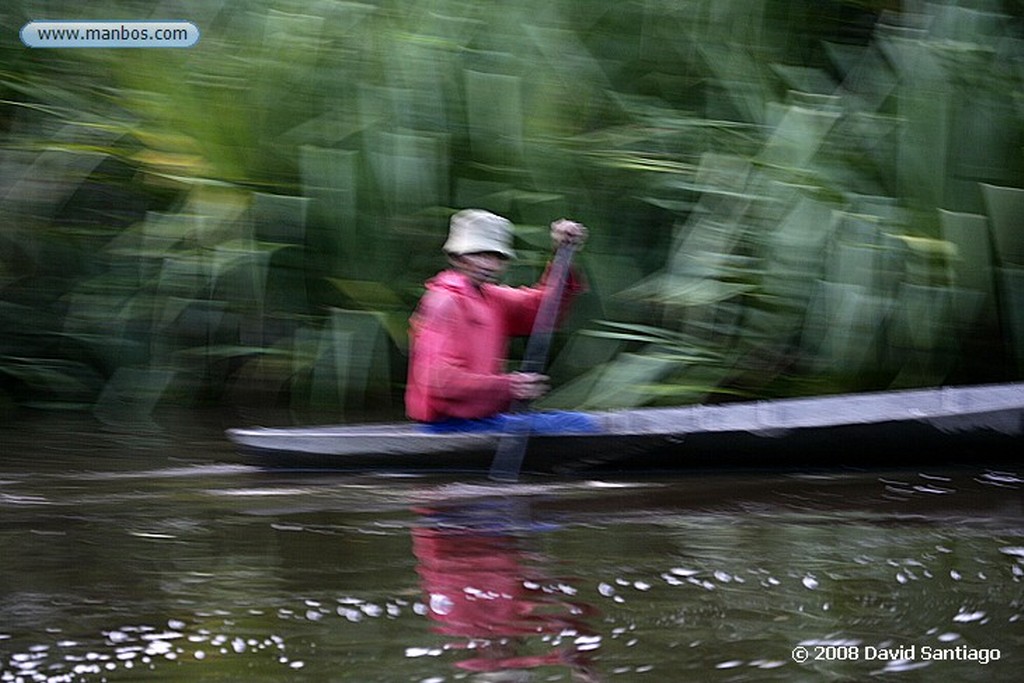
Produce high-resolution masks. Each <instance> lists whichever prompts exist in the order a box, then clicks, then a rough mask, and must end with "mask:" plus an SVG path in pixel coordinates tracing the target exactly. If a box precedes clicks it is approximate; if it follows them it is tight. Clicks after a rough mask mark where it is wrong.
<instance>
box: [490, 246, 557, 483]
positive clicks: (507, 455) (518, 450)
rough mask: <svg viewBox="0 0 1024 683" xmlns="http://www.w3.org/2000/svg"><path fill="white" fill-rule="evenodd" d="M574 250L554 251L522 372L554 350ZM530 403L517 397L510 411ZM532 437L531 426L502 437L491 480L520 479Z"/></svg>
mask: <svg viewBox="0 0 1024 683" xmlns="http://www.w3.org/2000/svg"><path fill="white" fill-rule="evenodd" d="M575 251H576V245H574V244H563V245H562V246H560V247H559V248H558V251H557V252H555V259H554V262H553V263H552V264H551V271H550V272H549V273H548V281H547V288H546V290H545V292H544V298H543V299H542V300H541V302H540V308H539V309H538V310H537V317H536V318H534V320H533V329H532V330H531V332H530V339H529V340H528V341H527V342H526V352H525V353H524V354H523V362H522V365H521V366H520V368H519V370H520V372H532V373H538V372H541V371H542V370H543V369H544V366H545V365H546V364H547V358H548V351H549V350H550V349H551V337H552V335H553V334H554V330H555V323H556V321H557V318H558V311H559V309H560V308H561V304H562V293H563V292H564V291H565V281H566V279H568V275H569V264H570V263H571V262H572V257H573V253H574V252H575ZM529 405H530V402H529V401H527V400H524V399H520V400H517V401H515V402H514V403H513V404H512V409H511V412H513V413H521V412H526V411H527V410H528V409H529ZM529 439H530V430H529V428H528V427H523V428H522V429H514V430H512V431H511V432H509V433H506V434H504V435H503V436H502V437H501V441H499V442H498V450H497V452H495V454H494V462H492V463H491V472H490V478H491V479H493V480H495V481H504V482H514V481H518V479H519V469H520V468H521V467H522V464H523V456H524V455H526V445H527V443H528V442H529Z"/></svg>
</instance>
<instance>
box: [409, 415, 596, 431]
mask: <svg viewBox="0 0 1024 683" xmlns="http://www.w3.org/2000/svg"><path fill="white" fill-rule="evenodd" d="M423 429H424V430H426V431H428V432H430V433H432V434H451V433H458V432H463V433H465V432H500V433H507V432H527V433H530V434H596V433H598V432H600V431H601V427H600V425H599V424H598V422H597V420H596V419H594V418H593V416H591V415H588V414H586V413H574V412H570V411H567V410H552V411H546V412H539V413H498V414H497V415H494V416H492V417H482V418H478V419H473V420H468V419H464V418H457V417H451V418H448V419H446V420H441V421H439V422H426V423H424V424H423Z"/></svg>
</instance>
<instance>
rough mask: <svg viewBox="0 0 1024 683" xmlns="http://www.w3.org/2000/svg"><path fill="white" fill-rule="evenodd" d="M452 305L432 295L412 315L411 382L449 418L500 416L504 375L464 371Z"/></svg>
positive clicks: (460, 320)
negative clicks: (440, 405) (441, 405)
mask: <svg viewBox="0 0 1024 683" xmlns="http://www.w3.org/2000/svg"><path fill="white" fill-rule="evenodd" d="M464 318H465V316H464V315H463V314H462V312H461V310H460V307H459V305H458V303H457V302H456V301H455V299H454V298H452V297H451V296H449V295H447V294H444V293H436V294H434V295H431V296H428V297H427V298H425V299H424V300H423V302H422V304H421V307H420V310H419V311H417V314H416V350H415V354H416V358H414V359H413V362H412V369H413V373H414V374H413V377H412V380H413V381H414V382H416V383H417V384H418V385H419V386H421V387H423V388H424V389H425V390H426V393H428V394H429V395H431V396H434V397H435V398H439V399H442V400H443V401H444V403H445V413H446V414H447V415H449V416H451V417H467V418H475V417H484V416H487V415H493V414H495V413H498V412H501V411H503V410H506V409H507V408H508V407H509V405H510V404H511V402H512V390H511V382H510V378H509V377H508V375H504V374H487V373H482V372H479V371H473V370H472V369H470V368H469V366H468V363H467V359H466V358H465V357H464V353H463V352H462V346H463V345H464V342H463V337H464V335H465V332H466V330H467V329H468V321H467V320H465V319H464Z"/></svg>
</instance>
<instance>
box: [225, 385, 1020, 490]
mask: <svg viewBox="0 0 1024 683" xmlns="http://www.w3.org/2000/svg"><path fill="white" fill-rule="evenodd" d="M593 415H594V417H595V418H596V419H597V421H598V423H599V424H600V425H601V427H602V430H601V432H600V433H598V434H553V435H552V434H548V435H534V436H532V437H531V438H530V440H529V444H528V448H527V452H526V456H525V458H524V461H523V471H524V472H529V473H541V474H560V475H569V474H574V473H588V472H637V471H666V470H681V469H722V468H737V467H741V468H754V469H778V468H786V467H790V468H843V467H853V468H866V467H880V466H881V467H886V466H904V465H922V464H928V465H939V464H998V463H1007V462H1016V461H1017V460H1018V459H1019V454H1020V452H1021V450H1022V448H1021V447H1022V446H1024V384H1000V385H989V386H984V387H957V388H952V387H947V388H941V389H923V390H912V391H896V392H877V393H871V394H853V395H841V396H826V397H815V398H801V399H782V400H778V401H757V402H745V403H734V404H721V405H712V406H690V407H684V408H653V409H638V410H628V411H619V412H606V413H594V414H593ZM228 436H229V438H231V439H232V441H234V442H235V444H236V446H237V449H238V452H239V454H240V456H241V458H242V460H243V462H246V463H248V464H251V465H256V466H259V467H264V468H287V469H307V470H308V469H317V470H319V469H330V470H343V471H355V472H369V471H373V472H380V471H385V472H394V473H422V472H458V473H486V472H487V471H488V470H489V468H490V466H491V461H492V459H493V456H494V453H495V449H496V448H497V446H498V443H499V442H500V439H501V438H502V436H503V435H502V434H500V433H479V434H432V433H427V432H425V431H424V430H423V429H422V428H421V427H419V426H418V425H415V424H410V423H399V424H394V423H389V424H380V425H373V424H368V425H353V426H324V427H291V428H278V429H274V428H251V429H232V430H229V431H228Z"/></svg>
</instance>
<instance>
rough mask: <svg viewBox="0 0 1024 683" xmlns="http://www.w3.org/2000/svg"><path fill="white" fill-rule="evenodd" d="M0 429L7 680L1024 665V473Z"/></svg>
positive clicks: (846, 674)
mask: <svg viewBox="0 0 1024 683" xmlns="http://www.w3.org/2000/svg"><path fill="white" fill-rule="evenodd" d="M0 439H2V442H0V443H2V451H0V672H2V673H0V681H135V680H168V681H169V680H174V681H178V680H180V681H194V680H204V681H205V680H223V681H249V680H260V681H263V680H266V681H303V680H308V681H414V682H430V683H438V682H441V681H689V680H700V681H793V680H798V681H799V680H807V681H819V680H865V679H871V678H879V679H881V680H901V681H904V680H906V681H916V680H920V681H925V680H987V681H993V680H999V681H1011V680H1013V681H1016V680H1020V675H1021V674H1020V672H1021V670H1022V664H1024V624H1022V617H1024V496H1022V489H1024V471H1016V472H1012V471H1010V472H1007V471H1001V472H995V471H989V470H984V469H978V470H970V469H964V470H956V471H949V470H946V471H912V472H895V471H886V472H879V471H873V472H860V473H855V472H845V473H836V474H831V475H828V476H811V475H800V474H785V475H783V474H778V475H766V474H764V473H761V474H718V475H688V476H679V477H676V478H672V479H657V480H644V479H632V480H602V481H588V480H573V481H561V480H556V479H545V480H532V481H528V482H524V483H523V484H520V485H518V486H505V487H497V486H492V485H489V484H488V483H487V482H485V481H466V480H463V481H457V480H448V479H438V478H401V477H390V478H389V477H370V476H362V477H352V476H336V475H329V474H318V475H312V474H307V475H292V476H287V475H280V474H268V473H263V472H257V471H253V470H250V469H246V468H244V467H242V466H238V465H236V464H233V462H232V455H231V452H230V450H229V448H228V446H227V445H226V444H225V443H224V442H223V441H222V440H221V439H220V437H219V434H218V432H217V430H216V429H214V430H210V429H195V428H189V429H180V430H178V429H174V428H172V429H171V430H170V431H169V432H165V433H162V434H154V435H152V436H118V435H114V434H108V433H103V432H99V431H96V430H93V429H90V428H88V427H83V426H82V425H78V426H77V428H73V427H69V425H68V424H67V423H59V422H55V421H52V420H48V421H41V422H36V423H35V424H31V425H28V426H26V425H19V426H18V427H16V428H15V427H7V428H3V429H0ZM796 648H804V649H803V650H796ZM795 650H796V656H797V657H798V658H799V657H801V656H802V653H804V652H806V654H807V657H808V659H807V661H802V662H798V661H794V651H795ZM940 657H942V659H939V658H940Z"/></svg>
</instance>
